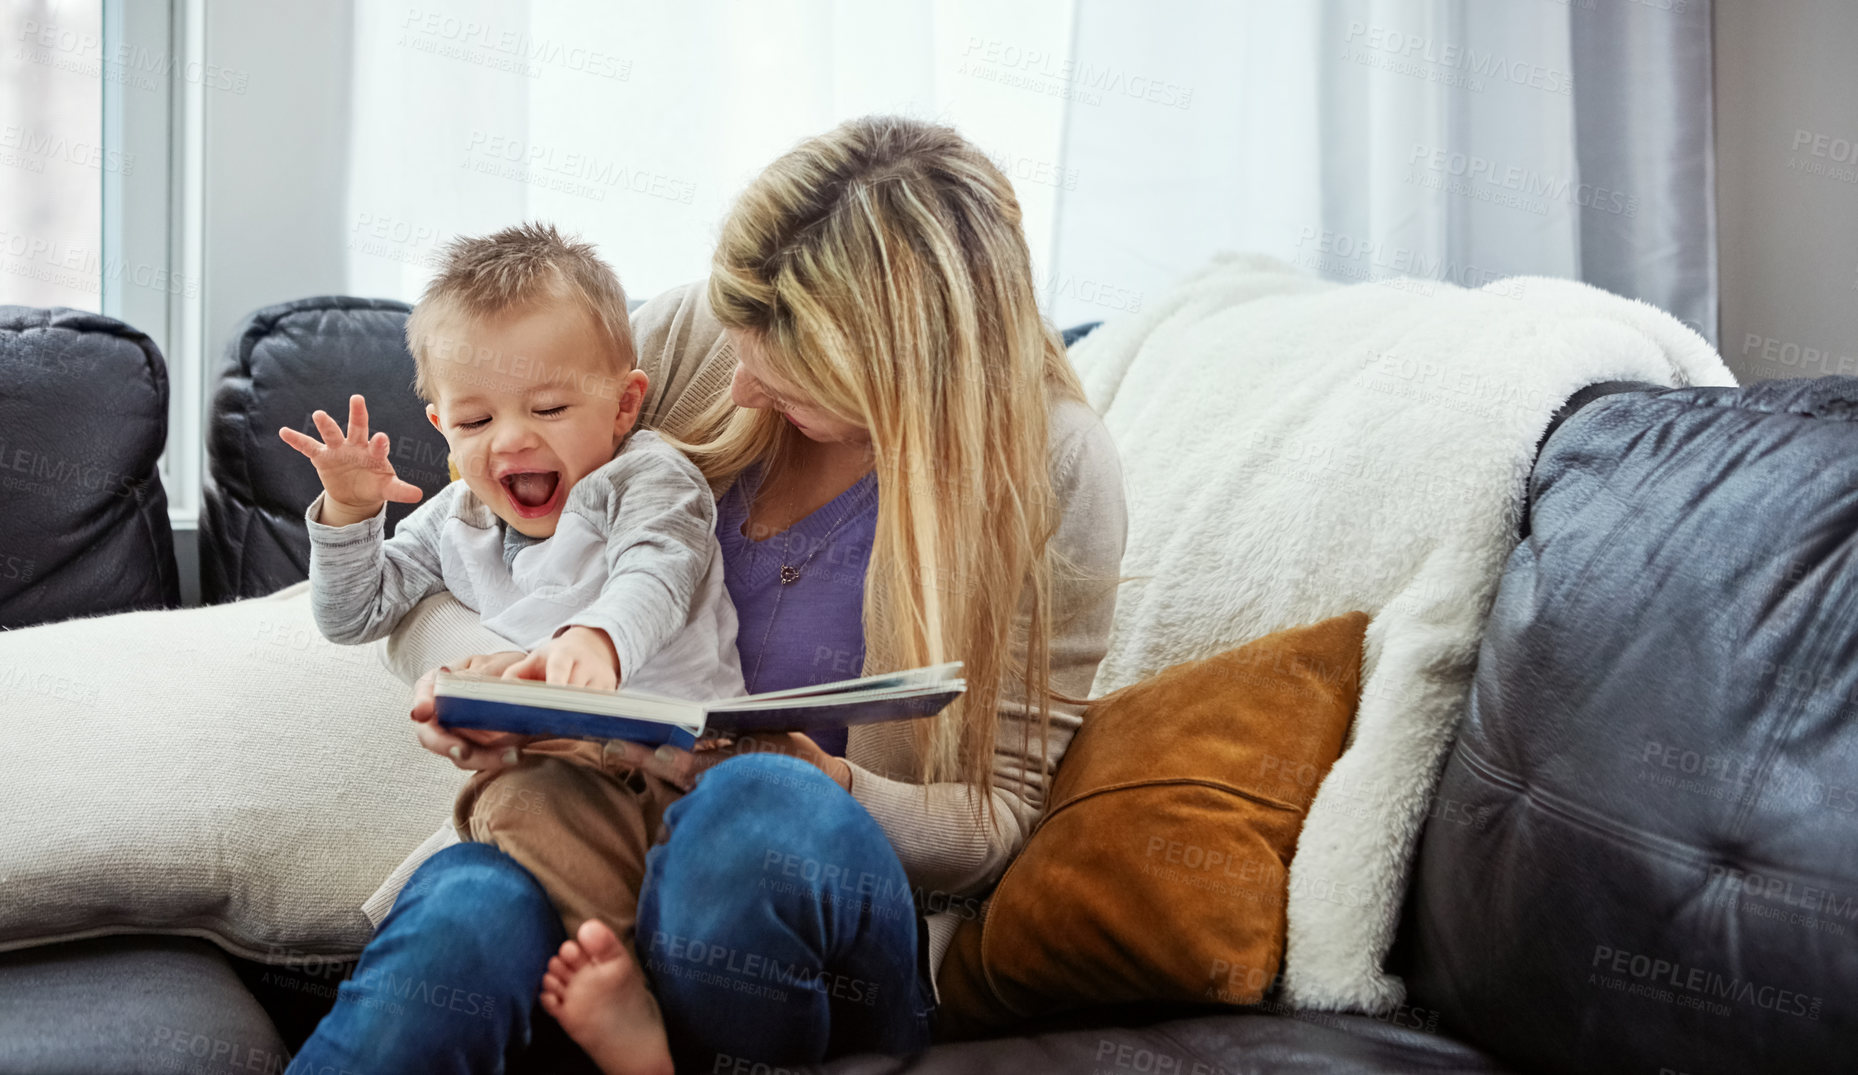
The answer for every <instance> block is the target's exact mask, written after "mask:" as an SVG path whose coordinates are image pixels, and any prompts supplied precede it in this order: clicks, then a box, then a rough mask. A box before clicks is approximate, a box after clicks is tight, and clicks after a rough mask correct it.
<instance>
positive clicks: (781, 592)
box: [742, 472, 864, 683]
mask: <svg viewBox="0 0 1858 1075" xmlns="http://www.w3.org/2000/svg"><path fill="white" fill-rule="evenodd" d="M766 479H767V474H766V473H765V472H763V473H762V474H761V475H760V476H759V477H758V478H757V479H756V480H755V489H754V493H759V492H761V483H762V482H763V481H765V480H766ZM859 480H860V481H863V480H864V479H862V478H860V479H859ZM754 502H755V501H754V495H753V494H751V493H744V494H743V497H742V520H743V522H744V523H746V522H747V521H748V511H749V508H750V507H751V506H752V505H753V504H754ZM857 511H858V503H857V502H856V501H854V502H853V504H852V506H851V507H849V508H847V509H846V510H845V511H844V513H843V514H841V515H840V516H839V518H838V520H837V521H836V522H834V523H833V524H832V526H831V527H830V528H829V529H827V531H826V533H825V536H823V537H821V538H820V539H819V541H818V542H816V543H814V545H813V551H812V552H809V553H807V554H806V559H804V560H802V561H800V563H799V564H798V565H797V566H796V565H792V564H787V563H784V562H783V563H782V564H781V585H780V589H778V590H776V591H774V605H773V606H772V607H771V608H769V609H768V626H767V627H766V628H764V629H763V630H762V632H761V646H760V648H759V649H757V650H756V651H755V670H754V672H752V673H751V674H750V676H751V678H752V679H754V680H755V681H756V683H760V681H761V662H762V661H763V660H764V659H765V658H766V657H767V656H768V639H769V638H771V637H773V635H774V621H775V620H777V619H779V618H780V613H781V598H782V597H783V596H785V595H786V593H787V587H789V586H791V585H793V584H794V583H796V582H799V581H800V573H801V572H802V571H804V570H805V569H806V566H807V565H808V564H810V563H812V562H813V557H815V556H818V555H819V550H821V549H823V548H825V547H826V546H827V545H830V544H831V543H832V535H834V534H836V533H838V532H839V527H841V526H844V525H845V523H846V522H847V520H849V519H851V517H852V516H853V515H854V514H856V513H857ZM801 521H804V520H796V521H795V523H794V524H793V525H789V526H788V528H787V530H788V531H792V530H793V527H794V525H798V523H799V522H801ZM783 544H784V543H783ZM782 551H783V552H785V551H786V550H785V549H783V550H782ZM754 558H755V549H754V547H753V546H752V545H751V546H750V548H749V562H750V563H753V562H754Z"/></svg>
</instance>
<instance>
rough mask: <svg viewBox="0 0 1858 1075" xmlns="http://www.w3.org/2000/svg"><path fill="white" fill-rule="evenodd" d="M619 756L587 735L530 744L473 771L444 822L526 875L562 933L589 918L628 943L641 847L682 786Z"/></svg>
mask: <svg viewBox="0 0 1858 1075" xmlns="http://www.w3.org/2000/svg"><path fill="white" fill-rule="evenodd" d="M623 758H624V755H623V754H621V753H619V751H618V750H616V749H614V750H609V749H607V744H606V743H604V742H598V741H592V740H585V739H547V740H541V741H538V742H535V743H531V744H529V745H528V746H525V747H524V748H523V754H522V760H521V761H520V762H519V763H517V764H516V765H515V766H512V767H510V768H507V769H503V770H501V771H498V772H495V773H481V772H480V773H477V774H475V775H473V776H472V778H471V780H470V782H469V783H467V784H466V785H465V787H464V789H463V790H461V791H460V792H459V793H458V799H457V802H456V803H455V804H454V806H453V824H454V825H455V826H456V827H457V829H458V834H459V836H460V837H461V838H463V839H466V840H470V841H473V842H475V843H483V844H491V845H493V846H495V847H497V848H498V849H499V850H501V851H503V852H504V853H505V854H507V855H509V856H510V857H511V858H514V859H515V860H516V861H517V862H519V863H521V864H522V865H523V868H524V869H527V870H528V871H529V872H530V873H532V874H534V875H535V878H536V880H537V881H540V882H541V883H542V887H543V888H544V889H545V890H546V891H547V892H548V895H549V898H550V899H551V900H553V901H554V904H555V909H556V910H557V911H559V912H560V913H561V923H562V925H563V926H565V927H566V928H567V931H568V936H570V937H572V936H574V935H575V933H576V931H578V930H579V929H580V928H581V923H582V922H585V921H586V920H588V919H589V918H598V919H600V920H601V921H602V922H605V923H606V924H607V925H608V926H609V927H611V928H612V930H613V932H614V933H616V934H618V935H619V938H620V940H622V941H623V942H625V944H626V946H627V947H628V948H633V934H634V931H635V927H636V926H637V924H638V917H639V888H640V886H641V885H642V884H643V883H644V880H645V852H646V851H647V850H649V849H650V848H651V846H652V845H653V844H654V843H656V842H657V840H658V838H659V835H660V829H661V827H662V823H663V820H664V812H665V808H666V807H668V806H670V805H671V803H673V802H675V801H676V800H677V799H678V798H680V797H681V796H682V795H683V792H681V791H679V790H678V789H677V788H676V787H675V786H674V785H672V784H668V783H666V782H664V781H663V780H660V779H658V778H657V777H655V776H651V775H649V774H647V773H644V772H641V771H639V770H637V769H635V768H633V767H632V766H630V765H628V764H626V763H625V762H624V760H623ZM633 955H634V957H635V958H636V957H637V955H638V952H637V950H636V949H634V951H633Z"/></svg>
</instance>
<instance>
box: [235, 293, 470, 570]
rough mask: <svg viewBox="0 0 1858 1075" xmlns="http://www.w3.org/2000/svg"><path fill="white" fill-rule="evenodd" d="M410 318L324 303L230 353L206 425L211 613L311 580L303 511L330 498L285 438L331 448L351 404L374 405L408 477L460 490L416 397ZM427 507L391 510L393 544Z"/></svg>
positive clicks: (379, 426) (289, 308)
mask: <svg viewBox="0 0 1858 1075" xmlns="http://www.w3.org/2000/svg"><path fill="white" fill-rule="evenodd" d="M410 309H411V307H409V306H407V304H406V303H403V302H394V301H392V300H389V299H355V298H344V297H339V296H337V297H324V298H313V299H299V300H297V301H295V302H287V303H282V304H280V305H277V306H268V307H266V308H264V309H262V310H259V311H258V312H257V313H254V314H252V315H251V316H250V317H248V318H246V320H245V324H244V325H243V326H242V327H241V328H240V330H239V332H238V333H237V334H236V335H235V336H234V337H233V340H232V343H231V345H230V346H229V347H228V348H227V352H226V360H225V364H224V365H223V366H222V368H221V370H220V375H219V382H218V385H217V387H216V388H215V390H214V393H213V407H212V413H211V414H210V415H209V416H208V424H207V482H206V500H205V507H204V509H203V510H202V512H201V514H200V590H201V596H202V597H203V599H204V600H206V601H207V602H209V603H212V602H218V601H231V600H234V599H237V598H241V597H259V596H262V595H264V594H268V593H272V592H273V591H276V590H280V589H283V588H284V587H285V586H288V585H290V584H292V583H295V582H301V581H302V580H304V579H306V578H308V577H309V571H310V536H309V532H308V530H307V528H306V527H305V526H304V524H303V511H304V509H305V508H308V507H309V506H310V501H312V500H315V499H316V494H317V493H320V492H321V491H322V482H321V481H320V480H319V479H318V478H317V477H316V468H315V467H313V466H311V465H310V461H309V460H307V459H305V458H304V457H303V456H302V455H301V454H300V453H298V452H297V450H296V449H294V448H292V447H291V446H290V445H288V444H285V443H284V442H283V440H281V439H280V438H279V437H278V435H277V431H278V427H280V426H291V427H293V428H295V429H300V430H303V431H304V432H307V433H309V434H310V435H312V436H317V437H320V434H318V433H317V432H316V427H315V425H314V424H313V423H311V421H310V415H311V414H313V413H314V412H316V411H317V410H324V411H328V412H329V413H330V414H331V415H333V416H335V419H336V421H337V422H339V423H341V424H342V425H343V426H344V427H346V426H347V424H348V397H349V396H350V394H352V393H356V392H359V393H360V394H361V395H363V396H365V397H367V400H368V419H369V426H370V428H371V429H373V430H374V431H376V432H385V433H387V435H388V437H389V439H390V441H391V444H392V447H391V449H390V454H389V458H391V459H392V460H393V464H394V469H395V471H396V472H398V474H399V475H400V477H402V478H404V479H406V480H407V481H410V482H412V483H413V484H414V485H417V486H419V487H420V488H421V489H422V490H424V491H425V493H426V495H427V496H431V495H432V494H433V493H435V492H438V491H439V490H440V489H443V488H445V486H447V485H449V484H450V483H451V475H450V474H449V473H448V472H447V470H446V466H445V459H446V454H447V448H446V444H445V438H444V437H442V436H440V435H439V433H438V431H437V430H435V429H433V428H432V425H431V423H430V422H428V421H427V420H426V407H425V404H424V403H422V402H421V401H420V399H419V397H418V396H417V395H415V394H414V393H413V372H414V371H413V356H412V355H411V354H409V353H408V352H407V349H406V342H405V327H406V315H407V312H408V310H410ZM417 506H418V505H416V504H389V505H388V506H387V525H388V532H389V533H392V528H393V527H394V526H395V525H397V524H398V523H399V522H400V520H401V519H404V518H406V516H407V514H408V513H409V512H411V511H412V510H413V509H414V508H415V507H417Z"/></svg>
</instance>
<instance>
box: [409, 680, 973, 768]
mask: <svg viewBox="0 0 1858 1075" xmlns="http://www.w3.org/2000/svg"><path fill="white" fill-rule="evenodd" d="M960 670H961V662H959V661H953V662H950V663H948V664H941V665H934V666H931V667H929V668H917V669H911V670H909V671H906V672H891V673H886V674H883V675H876V676H867V677H864V678H862V679H849V680H841V681H838V682H835V683H821V684H816V685H813V686H808V687H795V688H791V689H789V690H784V691H768V692H765V693H762V694H755V695H746V696H742V697H737V698H716V699H711V700H710V701H707V702H693V701H688V700H686V699H680V698H667V697H665V696H663V695H655V694H647V693H645V692H642V691H627V690H624V689H621V690H617V691H607V690H597V689H594V688H590V687H570V686H564V685H561V684H551V683H543V682H542V681H540V680H512V679H501V678H495V677H486V676H476V675H471V674H470V673H458V672H441V673H439V676H438V680H437V682H436V683H435V684H434V688H433V709H434V712H435V713H436V715H437V718H438V722H439V723H440V724H441V725H444V726H445V727H455V728H475V729H482V730H486V731H501V732H513V733H516V734H518V735H540V736H550V737H558V738H568V739H626V740H630V741H632V742H635V743H644V744H647V745H657V744H660V743H669V744H671V745H672V746H677V747H684V748H686V749H688V748H689V747H690V746H691V745H692V744H694V743H695V742H696V741H697V740H698V739H699V738H700V737H702V736H704V735H706V734H707V735H727V736H736V735H746V734H750V733H754V732H789V731H793V732H808V731H824V730H829V729H836V728H845V727H850V726H851V725H855V724H871V723H876V722H879V721H890V720H914V719H917V718H920V717H927V716H933V715H935V714H936V713H940V712H941V711H942V710H943V709H944V708H946V707H947V706H948V704H949V703H950V702H952V701H954V700H955V699H956V698H958V697H960V696H961V694H962V692H963V691H965V690H966V689H967V683H966V681H964V680H962V679H960V678H958V677H957V673H959V672H960Z"/></svg>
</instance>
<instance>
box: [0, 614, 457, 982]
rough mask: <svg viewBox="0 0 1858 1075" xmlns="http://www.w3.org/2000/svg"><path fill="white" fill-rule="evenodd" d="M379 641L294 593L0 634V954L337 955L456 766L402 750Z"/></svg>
mask: <svg viewBox="0 0 1858 1075" xmlns="http://www.w3.org/2000/svg"><path fill="white" fill-rule="evenodd" d="M380 645H381V644H380V643H376V644H375V645H369V646H337V645H333V644H331V643H329V642H326V641H324V640H323V638H322V636H321V635H319V634H318V633H317V630H316V626H315V624H314V623H313V622H312V621H311V619H310V609H309V590H308V584H307V583H305V584H300V585H298V586H293V587H291V588H289V589H287V590H283V591H280V592H279V593H277V594H274V595H272V596H270V597H265V598H258V599H255V600H249V601H240V602H237V603H234V604H230V605H218V606H214V607H210V608H198V609H184V610H179V611H168V612H137V613H130V614H126V615H118V616H107V617H101V618H95V619H83V620H71V621H67V622H64V623H57V624H49V625H46V626H42V627H31V628H26V629H23V630H17V631H8V632H5V633H0V721H3V722H4V727H5V729H6V735H5V743H6V747H5V762H4V763H3V764H4V770H5V772H4V779H0V816H3V817H5V818H6V819H7V827H6V837H5V839H4V840H0V891H3V892H4V893H5V898H4V899H3V900H0V951H4V950H9V949H15V948H24V947H27V946H30V945H35V944H48V943H52V942H55V941H62V940H68V939H73V938H79V937H91V936H97V935H101V934H110V933H168V934H184V935H193V936H201V937H206V938H209V939H211V940H213V941H216V942H218V943H219V944H220V945H221V946H222V947H224V948H226V949H227V950H229V951H232V952H236V953H238V954H240V955H245V956H249V957H251V958H254V959H259V960H265V961H270V962H284V961H289V960H293V959H299V958H302V957H303V956H306V955H352V954H354V953H356V952H359V951H360V950H361V947H362V946H363V945H364V944H365V943H366V942H367V940H368V938H369V937H370V936H371V935H372V933H373V927H372V925H371V924H370V923H369V921H368V919H367V917H366V916H365V915H363V914H362V911H361V905H362V901H363V900H365V899H366V898H367V897H368V896H369V894H370V893H372V892H373V891H374V890H375V888H376V887H377V886H378V885H379V884H380V883H381V880H382V878H384V877H386V876H387V874H388V872H389V871H390V870H392V869H393V867H394V865H395V864H396V863H398V862H399V861H400V860H401V859H402V858H403V857H404V856H405V855H406V854H407V852H409V851H410V850H412V849H413V848H414V847H415V846H417V845H418V844H419V842H420V841H421V840H422V839H423V838H425V837H426V836H427V835H429V834H430V833H431V832H432V828H433V826H434V825H435V824H437V822H438V821H439V820H440V819H442V818H444V817H446V816H447V815H448V813H449V810H450V806H451V800H452V796H453V794H454V793H455V792H456V790H457V788H458V786H459V784H460V783H462V781H463V778H464V774H462V773H460V772H459V771H458V770H456V769H454V768H453V767H452V766H451V765H449V764H448V763H447V762H446V761H445V760H444V759H442V758H437V757H434V756H433V755H431V754H429V753H427V752H426V751H424V750H423V749H421V748H420V746H419V745H418V742H417V741H416V740H415V738H414V735H413V728H412V722H411V721H409V720H408V719H407V703H408V697H409V692H408V688H407V686H406V685H405V684H404V683H403V682H401V681H400V680H399V679H398V678H396V677H395V676H394V674H393V673H392V672H390V671H388V669H387V668H386V667H385V666H384V665H383V663H382V661H381V658H380V654H379V648H380Z"/></svg>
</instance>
